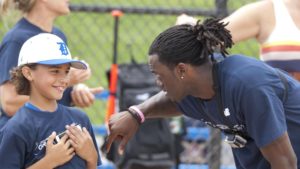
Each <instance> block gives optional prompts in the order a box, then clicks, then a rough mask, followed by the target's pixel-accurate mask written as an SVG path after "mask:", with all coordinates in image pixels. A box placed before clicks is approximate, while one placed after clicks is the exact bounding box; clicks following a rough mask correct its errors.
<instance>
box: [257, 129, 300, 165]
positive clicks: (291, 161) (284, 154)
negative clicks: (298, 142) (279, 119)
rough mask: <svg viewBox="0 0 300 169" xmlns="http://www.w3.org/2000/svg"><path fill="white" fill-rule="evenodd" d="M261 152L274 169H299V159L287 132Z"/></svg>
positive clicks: (261, 149)
mask: <svg viewBox="0 0 300 169" xmlns="http://www.w3.org/2000/svg"><path fill="white" fill-rule="evenodd" d="M260 151H261V152H262V154H263V156H264V157H265V159H266V160H268V162H269V163H270V164H271V168H272V169H282V168H290V169H297V157H296V155H295V153H294V150H293V148H292V145H291V142H290V139H289V136H288V134H287V132H285V133H284V134H283V135H282V136H281V137H279V138H278V139H276V140H275V141H273V142H272V143H270V144H268V145H266V146H264V147H262V148H260Z"/></svg>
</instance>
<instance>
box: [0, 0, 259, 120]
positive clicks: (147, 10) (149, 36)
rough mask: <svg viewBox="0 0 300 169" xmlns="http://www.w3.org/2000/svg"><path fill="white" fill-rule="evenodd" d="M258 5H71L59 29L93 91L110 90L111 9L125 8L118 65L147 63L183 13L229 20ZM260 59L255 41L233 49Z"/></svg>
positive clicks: (205, 1) (11, 19)
mask: <svg viewBox="0 0 300 169" xmlns="http://www.w3.org/2000/svg"><path fill="white" fill-rule="evenodd" d="M252 1H254V0H238V1H237V0H126V1H124V0H114V1H111V0H71V7H72V13H71V14H70V15H68V16H64V17H59V19H58V20H57V21H56V26H57V27H59V28H60V29H61V30H62V31H63V32H65V34H66V35H67V37H68V45H69V48H70V50H71V52H72V55H73V57H74V56H77V57H78V58H80V59H83V60H85V61H87V62H88V63H89V64H90V67H91V69H92V72H93V76H92V78H91V79H90V80H89V81H88V82H87V84H88V85H89V86H90V87H96V86H99V85H102V86H104V87H105V88H106V89H107V88H108V86H107V85H108V83H107V79H106V74H105V72H106V70H108V69H109V68H110V65H111V63H112V56H113V28H114V18H113V16H112V15H111V11H112V10H113V9H121V10H122V11H123V13H124V15H123V16H122V17H121V18H120V26H119V42H118V63H127V62H130V58H131V57H134V58H135V59H136V60H137V61H138V62H146V61H147V52H148V47H149V46H150V43H151V42H152V41H153V40H154V38H155V37H156V35H158V34H159V33H160V32H162V31H163V30H165V29H166V28H168V27H170V26H172V25H174V24H175V21H176V17H177V16H178V15H180V14H181V13H186V14H189V15H192V16H194V17H196V18H199V19H201V18H205V17H211V16H221V17H222V16H226V15H227V14H229V13H231V12H232V11H234V10H235V9H237V8H238V7H240V6H242V5H244V4H246V3H249V2H252ZM19 16H20V15H19V14H18V13H14V12H11V13H9V14H8V15H6V16H5V17H1V22H0V39H2V37H3V35H4V34H5V33H6V32H7V31H8V30H9V29H10V28H11V27H12V26H13V24H14V23H15V22H16V21H17V20H18V19H19ZM231 52H232V53H242V54H245V55H249V56H254V57H256V56H258V46H257V44H256V43H255V42H254V41H253V42H252V41H251V40H250V41H247V42H242V43H239V44H238V45H236V46H234V48H232V50H231ZM85 111H86V112H88V114H89V116H90V117H91V121H92V122H93V123H94V124H102V123H103V120H104V115H105V112H106V100H99V101H97V103H96V104H94V106H92V107H91V108H88V109H86V110H85Z"/></svg>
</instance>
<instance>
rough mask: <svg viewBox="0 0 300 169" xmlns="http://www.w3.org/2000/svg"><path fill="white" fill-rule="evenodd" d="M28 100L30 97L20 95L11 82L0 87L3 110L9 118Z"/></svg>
mask: <svg viewBox="0 0 300 169" xmlns="http://www.w3.org/2000/svg"><path fill="white" fill-rule="evenodd" d="M28 100H29V96H25V95H18V94H17V91H16V88H15V86H14V85H13V84H11V83H10V82H6V83H4V84H3V85H1V86H0V101H1V105H2V109H3V110H4V111H5V112H6V114H7V115H8V116H9V117H11V116H13V115H14V114H15V113H16V112H17V111H18V110H19V108H20V107H22V106H23V105H24V104H25V102H27V101H28Z"/></svg>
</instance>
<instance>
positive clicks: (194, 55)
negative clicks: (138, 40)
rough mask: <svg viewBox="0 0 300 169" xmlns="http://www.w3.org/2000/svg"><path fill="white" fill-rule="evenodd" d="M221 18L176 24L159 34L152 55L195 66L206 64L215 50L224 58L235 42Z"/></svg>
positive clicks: (171, 63) (154, 42)
mask: <svg viewBox="0 0 300 169" xmlns="http://www.w3.org/2000/svg"><path fill="white" fill-rule="evenodd" d="M226 25H227V24H224V23H223V22H221V21H220V19H215V18H210V19H206V20H204V22H203V23H202V24H201V23H200V21H199V20H198V21H197V24H196V25H194V26H193V25H187V24H185V25H176V26H173V27H171V28H169V29H167V30H165V31H164V32H162V33H161V34H159V35H158V36H157V37H156V39H155V40H154V41H153V43H152V45H151V46H150V49H149V52H148V54H149V55H154V54H156V55H158V56H159V61H160V62H162V63H164V64H166V65H168V66H174V65H177V64H178V63H180V62H183V63H189V64H192V65H195V66H199V65H202V64H203V63H206V62H207V61H208V60H209V58H212V60H213V61H214V59H213V57H210V56H211V55H212V54H213V53H214V52H219V53H221V54H222V55H223V56H224V57H226V54H228V52H227V50H226V48H231V46H232V45H233V41H232V38H231V34H230V32H229V31H228V30H227V29H225V26H226Z"/></svg>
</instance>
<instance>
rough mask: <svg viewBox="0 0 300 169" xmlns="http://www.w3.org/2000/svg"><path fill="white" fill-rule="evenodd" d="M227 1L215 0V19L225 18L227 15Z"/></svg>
mask: <svg viewBox="0 0 300 169" xmlns="http://www.w3.org/2000/svg"><path fill="white" fill-rule="evenodd" d="M227 1H228V0H215V4H216V17H218V18H224V17H225V16H227V15H228V9H227Z"/></svg>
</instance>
